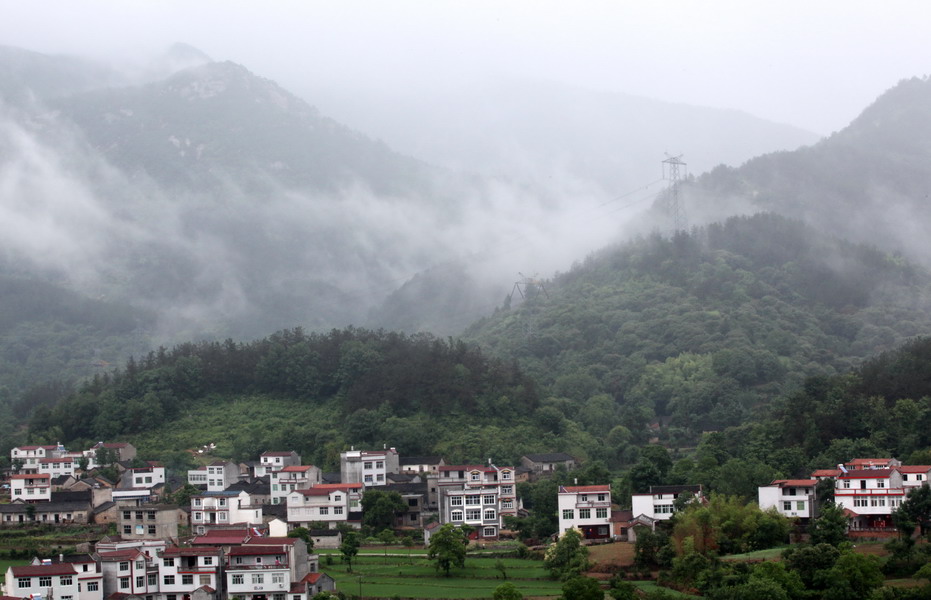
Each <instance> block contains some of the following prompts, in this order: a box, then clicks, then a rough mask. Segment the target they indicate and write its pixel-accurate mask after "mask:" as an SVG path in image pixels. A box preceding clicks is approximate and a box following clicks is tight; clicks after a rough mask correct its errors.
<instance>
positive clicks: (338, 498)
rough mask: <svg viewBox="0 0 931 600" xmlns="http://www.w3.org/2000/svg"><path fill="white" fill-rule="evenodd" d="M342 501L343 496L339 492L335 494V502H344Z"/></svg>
mask: <svg viewBox="0 0 931 600" xmlns="http://www.w3.org/2000/svg"><path fill="white" fill-rule="evenodd" d="M342 501H343V497H342V496H340V495H339V494H335V495H334V496H333V502H342Z"/></svg>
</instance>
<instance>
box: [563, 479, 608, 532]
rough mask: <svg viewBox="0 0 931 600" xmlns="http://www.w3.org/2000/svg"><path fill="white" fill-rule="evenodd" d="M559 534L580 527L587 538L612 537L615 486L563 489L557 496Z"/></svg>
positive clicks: (586, 486)
mask: <svg viewBox="0 0 931 600" xmlns="http://www.w3.org/2000/svg"><path fill="white" fill-rule="evenodd" d="M557 513H558V516H559V531H560V532H563V531H566V530H567V529H573V528H577V529H579V530H580V531H581V532H582V536H583V537H584V538H585V539H587V540H591V539H607V538H610V537H611V486H610V485H607V484H606V485H583V486H560V487H559V492H558V493H557Z"/></svg>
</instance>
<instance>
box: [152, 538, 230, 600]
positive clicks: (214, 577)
mask: <svg viewBox="0 0 931 600" xmlns="http://www.w3.org/2000/svg"><path fill="white" fill-rule="evenodd" d="M222 563H223V552H222V551H221V550H220V549H219V548H216V547H198V548H178V547H176V546H170V547H168V548H165V549H164V550H162V551H161V552H159V553H158V554H157V557H156V564H158V566H159V577H158V584H159V591H160V593H161V597H163V598H166V599H167V598H169V597H171V596H174V598H175V599H176V600H177V599H179V598H180V599H182V600H185V599H187V600H213V599H214V598H217V597H218V594H217V590H220V589H221V587H222V583H223V582H222V577H223V575H222V571H221V569H222Z"/></svg>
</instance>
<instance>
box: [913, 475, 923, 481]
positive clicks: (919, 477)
mask: <svg viewBox="0 0 931 600" xmlns="http://www.w3.org/2000/svg"><path fill="white" fill-rule="evenodd" d="M922 479H924V475H915V481H921V480H922Z"/></svg>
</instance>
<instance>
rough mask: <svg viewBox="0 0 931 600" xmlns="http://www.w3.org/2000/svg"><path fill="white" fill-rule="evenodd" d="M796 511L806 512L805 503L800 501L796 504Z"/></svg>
mask: <svg viewBox="0 0 931 600" xmlns="http://www.w3.org/2000/svg"><path fill="white" fill-rule="evenodd" d="M795 510H805V501H804V500H799V501H798V502H796V503H795Z"/></svg>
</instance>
